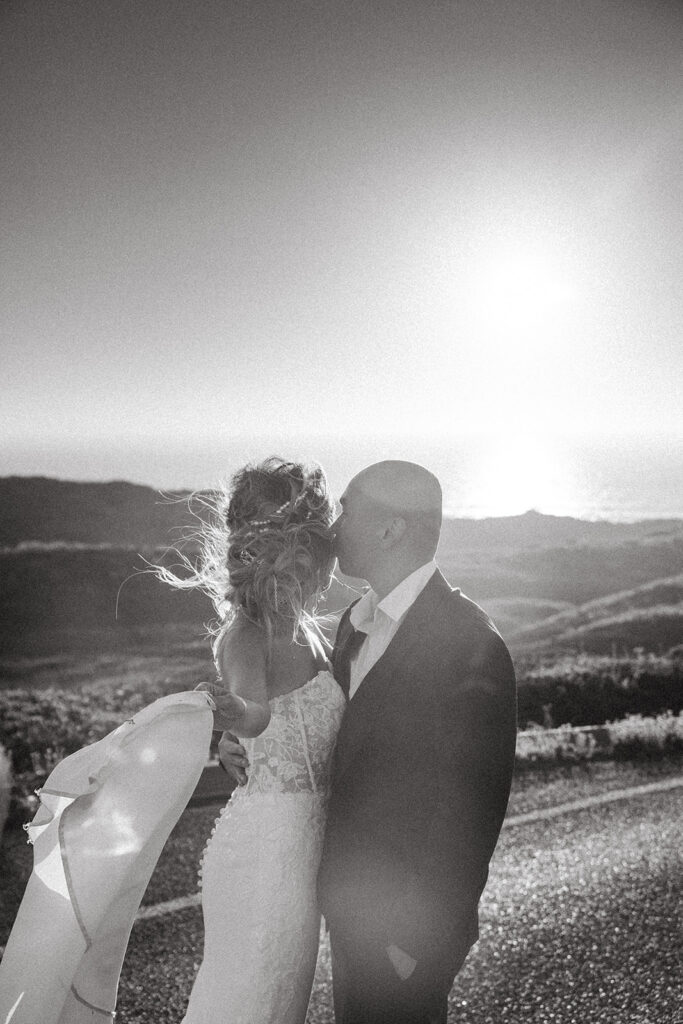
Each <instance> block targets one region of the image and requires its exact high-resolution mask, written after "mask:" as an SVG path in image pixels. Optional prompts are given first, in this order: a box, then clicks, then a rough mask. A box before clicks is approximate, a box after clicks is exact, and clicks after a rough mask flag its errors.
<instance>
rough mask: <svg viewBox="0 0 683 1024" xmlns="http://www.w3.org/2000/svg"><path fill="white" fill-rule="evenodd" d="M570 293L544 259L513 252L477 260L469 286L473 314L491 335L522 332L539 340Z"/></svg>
mask: <svg viewBox="0 0 683 1024" xmlns="http://www.w3.org/2000/svg"><path fill="white" fill-rule="evenodd" d="M571 294H572V293H571V287H570V285H569V283H568V282H567V281H566V280H564V279H563V277H562V275H561V274H560V273H559V271H557V270H556V269H555V268H554V267H553V266H552V264H551V263H550V262H549V261H548V260H545V259H543V258H542V257H540V256H534V255H529V254H527V253H524V252H519V253H514V252H513V253H509V254H506V255H501V256H497V257H494V258H490V259H488V260H486V261H483V262H482V263H481V265H480V268H479V270H478V271H477V272H476V274H475V278H474V282H473V288H472V304H473V314H474V317H475V319H476V321H477V322H478V324H479V325H480V326H481V327H482V328H484V329H485V330H486V331H487V333H489V334H492V335H494V336H496V335H499V336H501V337H506V338H512V337H514V338H515V340H518V338H519V336H520V334H526V336H527V338H528V339H530V340H532V341H533V340H534V339H535V338H536V339H537V340H541V339H542V338H543V337H547V334H546V330H545V329H546V327H547V326H548V325H549V324H550V323H551V322H552V319H553V318H554V317H555V316H556V315H557V314H558V313H560V312H561V311H562V310H563V308H564V307H566V305H567V304H568V302H569V300H570V299H571ZM541 328H542V329H543V330H542V331H541V330H540V329H541Z"/></svg>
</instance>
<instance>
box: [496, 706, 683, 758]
mask: <svg viewBox="0 0 683 1024" xmlns="http://www.w3.org/2000/svg"><path fill="white" fill-rule="evenodd" d="M682 754H683V712H682V713H681V714H679V715H673V714H672V713H671V712H670V711H667V712H665V713H664V714H662V715H657V716H655V717H653V718H645V717H643V716H642V715H629V716H628V718H626V719H624V720H623V721H619V722H609V723H608V724H607V725H604V726H598V727H596V728H589V729H585V728H579V729H573V728H572V727H571V726H567V725H565V726H561V727H560V728H559V729H541V728H536V729H529V730H526V731H524V732H520V733H518V734H517V748H516V751H515V767H516V768H517V769H521V770H524V769H528V768H536V767H542V766H546V765H558V764H559V765H571V764H581V763H583V764H585V763H586V762H588V761H593V760H607V759H609V758H614V759H616V760H619V761H633V760H642V759H647V760H660V759H663V758H666V757H680V756H681V755H682Z"/></svg>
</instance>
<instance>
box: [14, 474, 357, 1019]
mask: <svg viewBox="0 0 683 1024" xmlns="http://www.w3.org/2000/svg"><path fill="white" fill-rule="evenodd" d="M205 518H206V517H205ZM333 518H334V513H333V505H332V501H331V499H330V497H329V494H328V490H327V483H326V480H325V476H324V474H323V472H322V470H321V469H319V468H307V467H305V466H303V465H299V464H295V463H288V462H284V461H283V460H281V459H276V458H271V459H268V460H266V461H265V462H263V463H261V464H259V465H253V466H246V467H245V468H243V469H242V470H240V471H239V472H238V473H237V474H236V475H235V477H234V478H233V480H232V486H231V489H230V492H229V493H227V494H224V495H223V494H221V495H219V496H218V500H217V502H216V505H215V508H214V509H213V514H212V515H211V516H210V517H209V518H208V521H204V522H203V525H202V530H201V540H202V553H201V557H200V559H199V562H198V564H197V566H194V565H192V564H191V563H190V562H189V561H185V568H186V570H187V573H186V575H185V576H184V577H183V578H180V577H178V576H176V575H175V574H174V573H172V572H170V571H169V570H166V569H163V568H158V567H157V570H156V571H157V573H158V575H159V576H160V577H161V578H162V579H164V580H165V581H166V582H168V583H170V584H172V585H173V586H176V587H181V588H184V589H191V588H199V589H201V590H203V591H204V592H205V593H207V594H209V596H210V597H211V598H212V600H213V602H214V605H215V607H216V609H217V611H218V612H219V614H220V616H221V619H222V625H221V627H220V629H219V630H218V631H217V635H216V639H215V643H214V655H215V660H216V665H217V668H218V673H219V676H220V683H219V685H216V686H213V685H210V684H206V683H203V684H200V686H199V687H198V688H197V690H198V691H205V692H197V691H191V692H189V693H183V694H171V695H170V696H168V697H164V698H162V699H161V700H158V701H155V702H154V703H153V704H151V705H149V706H148V707H147V708H143V709H142V711H140V712H138V713H137V714H136V715H135V717H134V718H133V719H130V720H129V721H128V722H126V723H124V724H123V725H121V726H119V728H118V729H116V730H114V732H112V733H110V734H109V735H108V736H106V737H105V738H104V739H103V740H100V741H99V742H98V743H95V744H92V745H91V746H89V747H85V748H83V749H82V750H79V751H77V752H76V753H75V754H72V755H70V756H69V757H67V758H65V759H64V760H63V761H62V762H60V764H58V765H57V767H56V768H55V769H54V771H53V772H52V774H51V775H50V777H49V778H48V780H47V782H46V784H45V786H44V787H43V790H42V791H41V793H40V800H41V806H40V808H39V810H38V813H37V814H36V817H35V818H34V820H33V822H32V823H31V824H30V825H28V826H25V827H26V828H27V830H28V833H29V841H30V842H33V843H34V869H33V872H32V875H31V878H30V879H29V883H28V885H27V888H26V892H25V894H24V898H23V900H22V904H21V907H20V910H19V913H18V915H17V918H16V920H15V924H14V927H13V929H12V933H11V935H10V938H9V941H8V944H7V947H6V950H5V954H4V956H3V959H2V962H0V1020H2V1022H3V1024H7V1022H11V1024H36V1022H37V1021H38V1020H40V1022H41V1024H81V1022H85V1021H86V1020H92V1019H102V1020H105V1019H109V1020H111V1019H112V1017H113V1016H114V1012H115V1003H116V990H117V986H118V978H119V973H120V969H121V963H122V961H123V956H124V953H125V948H126V945H127V942H128V937H129V934H130V929H131V927H132V924H133V921H134V917H135V913H136V911H137V909H138V906H139V903H140V900H141V898H142V896H143V894H144V891H145V888H146V885H147V882H148V881H149V877H150V875H151V873H152V871H153V868H154V865H155V863H156V860H157V858H158V856H159V854H160V852H161V849H162V847H163V844H164V842H165V840H166V838H167V836H168V835H169V833H170V831H171V829H172V828H173V825H174V824H175V822H176V821H177V819H178V818H179V816H180V814H181V813H182V811H183V809H184V807H185V805H186V803H187V800H188V799H189V797H190V795H191V793H192V791H193V789H194V787H195V785H196V783H197V780H198V777H199V775H200V773H201V770H202V767H203V765H204V764H205V762H206V755H207V753H208V744H209V739H210V732H211V729H212V728H213V729H214V730H216V729H218V730H229V731H230V732H231V733H233V734H235V735H237V736H239V737H240V738H241V739H242V743H243V745H244V747H245V748H246V750H247V754H248V759H249V764H250V768H249V771H248V777H247V781H246V784H245V785H243V786H241V787H239V788H238V789H237V790H236V791H235V792H234V793H233V795H232V797H231V798H230V800H229V801H228V803H227V805H226V807H225V808H224V809H223V811H222V812H221V814H220V816H219V817H218V818H217V820H216V825H215V827H214V829H213V831H212V835H211V837H210V839H209V842H208V843H207V846H206V848H205V850H204V854H203V858H202V861H203V862H202V867H201V870H200V877H201V888H202V909H203V915H204V930H205V939H204V957H203V962H202V965H201V968H200V970H199V973H198V975H197V978H196V980H195V983H194V987H193V989H192V993H191V995H190V1000H189V1004H188V1007H187V1011H186V1015H185V1017H184V1021H183V1024H222V1022H225V1024H241V1022H243V1024H303V1022H304V1020H305V1017H306V1010H307V1005H308V999H309V995H310V991H311V985H312V981H313V974H314V971H315V963H316V955H317V949H318V936H319V927H320V913H319V910H318V907H317V903H316V874H317V870H318V864H319V860H320V855H321V849H322V839H323V830H324V824H325V806H326V801H327V795H328V789H329V781H330V768H331V758H332V752H333V748H334V744H335V740H336V736H337V731H338V728H339V725H340V722H341V718H342V714H343V711H344V707H345V697H344V695H343V693H342V691H341V690H340V688H339V686H338V685H337V683H336V682H335V680H334V678H333V676H332V673H331V671H330V670H329V667H328V663H327V660H326V656H325V651H326V646H327V644H326V640H325V638H324V635H323V633H322V632H321V629H320V619H319V617H318V616H317V615H316V608H317V603H318V599H319V598H320V596H321V595H322V593H323V592H324V590H325V589H326V587H327V586H328V584H329V580H330V576H331V571H332V567H333V563H334V557H333V553H332V543H331V531H330V526H331V523H332V520H333ZM29 948H30V949H31V956H32V959H33V960H34V962H37V963H39V964H40V970H36V971H30V972H27V970H26V953H27V949H29Z"/></svg>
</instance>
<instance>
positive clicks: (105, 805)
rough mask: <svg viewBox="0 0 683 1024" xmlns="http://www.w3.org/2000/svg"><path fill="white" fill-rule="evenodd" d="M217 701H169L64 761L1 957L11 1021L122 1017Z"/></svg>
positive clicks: (34, 1023) (1, 992)
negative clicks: (120, 997) (158, 872)
mask: <svg viewBox="0 0 683 1024" xmlns="http://www.w3.org/2000/svg"><path fill="white" fill-rule="evenodd" d="M214 709H215V705H214V702H213V700H212V698H211V696H210V695H209V694H208V693H206V692H204V691H197V690H192V691H189V692H186V693H175V694H171V695H170V696H168V697H162V698H161V699H160V700H157V701H155V702H154V703H153V704H150V705H149V706H148V707H146V708H143V709H142V710H141V711H139V712H137V713H136V714H135V716H134V718H132V719H131V720H130V721H128V722H125V723H124V724H123V725H120V726H119V727H118V728H117V729H115V730H114V731H113V732H111V733H109V735H108V736H105V737H104V739H102V740H99V742H97V743H93V744H92V745H91V746H88V747H84V748H83V749H82V750H79V751H77V752H76V753H75V754H71V755H70V756H69V757H66V758H65V759H64V760H63V761H61V762H60V763H59V764H58V765H57V767H56V768H55V769H54V771H53V772H52V773H51V775H50V777H49V778H48V779H47V781H46V783H45V786H44V787H43V789H42V790H41V791H40V802H41V803H40V807H39V809H38V811H37V813H36V815H35V817H34V819H33V821H32V822H31V824H30V825H28V826H25V827H26V828H27V830H28V834H29V842H32V843H33V845H34V866H33V872H32V874H31V877H30V878H29V881H28V884H27V886H26V891H25V893H24V897H23V900H22V903H21V906H20V908H19V912H18V914H17V917H16V920H15V922H14V926H13V928H12V932H11V934H10V937H9V940H8V943H7V946H6V948H5V953H4V956H3V958H2V962H1V963H0V1024H85V1022H86V1021H87V1022H89V1024H92V1022H93V1021H95V1020H102V1021H104V1020H109V1021H111V1020H113V1018H114V1013H115V1007H116V993H117V988H118V982H119V975H120V972H121V965H122V963H123V958H124V955H125V952H126V947H127V945H128V938H129V936H130V931H131V928H132V926H133V921H134V919H135V914H136V913H137V910H138V907H139V905H140V901H141V899H142V897H143V895H144V892H145V889H146V887H147V884H148V882H149V879H150V876H151V874H152V871H153V870H154V866H155V864H156V862H157V860H158V858H159V855H160V853H161V850H162V849H163V846H164V843H165V842H166V839H167V838H168V835H169V833H170V832H171V830H172V828H173V826H174V825H175V823H176V822H177V820H178V818H179V817H180V815H181V814H182V812H183V810H184V809H185V807H186V805H187V802H188V800H189V799H190V797H191V795H192V793H193V791H194V788H195V786H196V785H197V782H198V781H199V777H200V775H201V772H202V768H203V767H204V765H205V764H206V760H207V757H208V752H209V745H210V741H211V731H212V728H213V710H214Z"/></svg>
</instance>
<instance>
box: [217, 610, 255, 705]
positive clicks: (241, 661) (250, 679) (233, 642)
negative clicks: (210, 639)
mask: <svg viewBox="0 0 683 1024" xmlns="http://www.w3.org/2000/svg"><path fill="white" fill-rule="evenodd" d="M216 667H217V668H218V672H219V675H220V677H221V679H222V680H223V682H224V683H225V684H226V685H227V686H229V687H230V689H232V690H236V691H237V692H238V693H241V691H242V688H243V687H244V686H245V685H246V686H247V687H249V688H250V689H251V687H252V686H253V685H254V684H255V683H256V684H257V688H258V689H260V688H261V687H265V683H266V643H265V637H264V635H263V630H262V629H261V627H260V626H258V625H257V624H256V623H255V622H252V621H251V620H250V619H248V618H247V616H246V615H244V614H243V613H242V612H238V613H237V615H236V616H235V618H234V619H233V621H232V622H231V623H230V625H229V626H228V628H227V629H226V631H225V633H223V635H222V637H221V639H220V641H219V643H218V647H217V650H216Z"/></svg>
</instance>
